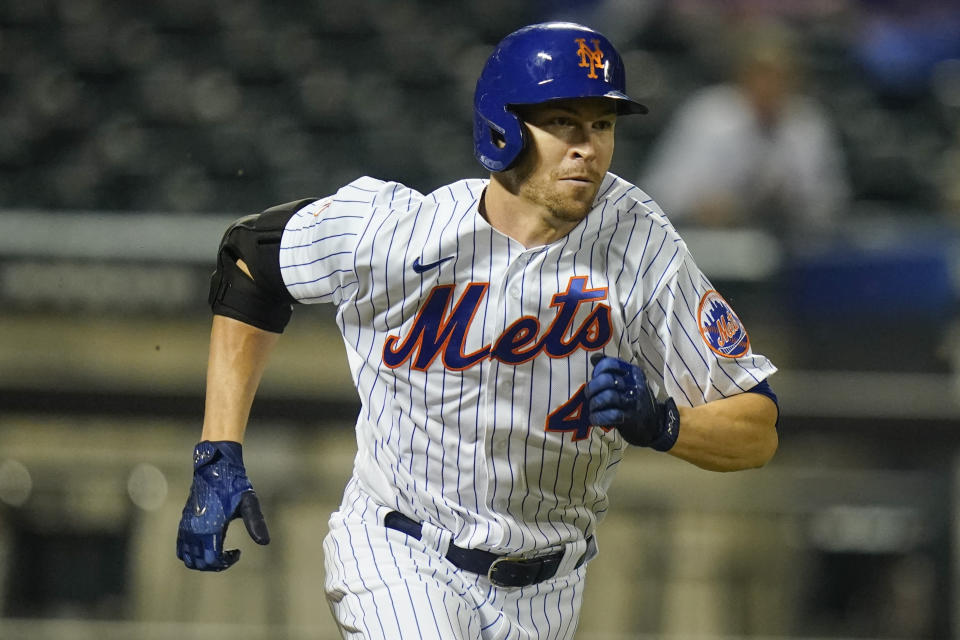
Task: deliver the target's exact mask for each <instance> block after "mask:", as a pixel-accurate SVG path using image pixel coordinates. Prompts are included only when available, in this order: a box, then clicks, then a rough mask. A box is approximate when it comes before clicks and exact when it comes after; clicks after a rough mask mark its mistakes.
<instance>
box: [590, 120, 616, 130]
mask: <svg viewBox="0 0 960 640" xmlns="http://www.w3.org/2000/svg"><path fill="white" fill-rule="evenodd" d="M593 128H594V129H598V130H600V131H609V130H610V129H613V120H597V121H596V122H594V123H593Z"/></svg>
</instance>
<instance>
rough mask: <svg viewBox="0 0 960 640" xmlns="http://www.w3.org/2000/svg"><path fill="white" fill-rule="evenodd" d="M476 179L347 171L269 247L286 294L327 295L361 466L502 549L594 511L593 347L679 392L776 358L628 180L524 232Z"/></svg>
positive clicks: (405, 502)
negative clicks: (564, 229) (435, 180)
mask: <svg viewBox="0 0 960 640" xmlns="http://www.w3.org/2000/svg"><path fill="white" fill-rule="evenodd" d="M486 184H487V182H486V181H485V180H464V181H460V182H456V183H454V184H450V185H448V186H445V187H443V188H441V189H438V190H436V191H434V192H433V193H431V194H429V195H426V196H424V195H422V194H420V193H418V192H416V191H414V190H412V189H409V188H407V187H405V186H403V185H401V184H397V183H392V182H382V181H379V180H375V179H373V178H360V179H359V180H356V181H354V182H353V183H351V184H349V185H347V186H345V187H343V188H342V189H340V190H339V191H338V192H337V193H336V194H335V195H334V196H332V197H329V198H325V199H323V200H319V201H317V202H314V203H312V204H310V205H308V206H307V207H305V208H304V209H302V210H301V211H299V212H298V213H297V214H296V215H294V216H293V217H292V218H291V219H290V221H289V223H288V224H287V228H286V230H285V232H284V234H283V240H282V244H281V251H280V263H281V268H282V273H283V277H284V281H285V282H286V285H287V288H288V290H289V291H290V293H291V294H292V295H293V296H294V298H296V299H297V300H299V301H300V302H304V303H316V302H329V303H332V304H334V305H336V306H337V322H338V325H339V327H340V330H341V332H342V334H343V340H344V343H345V345H346V348H347V354H348V361H349V364H350V369H351V373H352V376H353V379H354V384H355V385H356V388H357V390H358V393H359V395H360V400H361V403H362V408H361V412H360V415H359V417H358V421H357V441H358V453H357V458H356V462H355V467H354V476H355V478H356V479H357V481H358V482H359V484H360V486H361V487H362V488H363V489H364V490H365V491H366V492H368V493H369V494H371V495H372V496H374V497H375V498H376V499H377V500H379V501H380V502H382V503H383V504H384V505H386V506H387V507H390V508H393V509H397V510H399V511H402V512H403V513H405V514H406V515H408V516H410V517H412V518H414V519H417V520H424V521H429V522H432V523H433V524H436V525H438V526H441V527H443V528H446V529H448V530H450V531H452V532H453V534H454V538H453V542H454V543H455V544H457V545H459V546H462V547H471V548H474V547H475V548H483V549H489V550H494V551H496V552H498V553H504V552H509V553H517V552H527V551H531V550H534V549H543V548H547V547H552V546H555V545H558V544H561V543H566V542H571V541H575V540H578V539H582V538H584V537H586V536H589V535H590V534H592V532H593V529H594V528H595V526H596V524H597V522H598V521H599V520H600V519H601V518H602V517H603V515H604V513H605V512H606V509H607V504H608V499H607V489H608V487H609V485H610V482H611V481H612V479H613V474H614V472H615V470H616V468H617V465H618V464H619V462H620V460H621V457H622V454H623V450H624V447H625V446H626V445H625V442H624V440H623V439H622V438H621V437H620V435H619V433H618V432H617V431H616V430H615V429H611V430H606V429H603V428H599V427H591V426H590V425H589V424H587V423H586V420H585V418H586V411H582V412H581V410H580V409H581V407H580V400H581V398H582V388H583V385H584V384H585V383H586V382H587V380H588V376H589V372H590V370H591V369H592V367H591V366H590V364H589V358H590V355H591V353H593V352H596V351H600V350H602V351H603V352H604V353H605V354H607V355H613V356H617V357H620V358H622V359H625V360H628V361H632V362H635V363H639V364H641V365H642V366H643V367H644V369H645V370H646V372H647V375H648V378H649V381H650V382H651V383H652V385H653V386H654V388H655V390H656V391H657V392H658V394H659V395H660V397H661V398H663V397H665V396H666V395H670V396H672V397H673V398H674V399H675V400H676V402H677V403H678V404H679V405H687V406H693V405H699V404H703V403H704V402H707V401H710V400H714V399H717V398H721V397H725V396H728V395H731V394H736V393H739V392H741V391H743V390H745V389H748V388H750V387H752V386H754V385H755V384H757V383H758V382H759V381H761V380H763V379H765V378H766V377H767V376H769V375H770V374H772V373H773V372H774V371H776V368H775V367H774V366H773V365H772V364H771V363H770V362H769V361H768V360H767V359H766V358H765V357H763V356H761V355H757V354H754V353H753V352H752V351H751V349H750V347H749V340H748V339H747V338H746V332H745V330H743V329H742V327H741V326H740V325H739V321H738V320H737V319H736V316H735V315H734V314H733V312H732V310H731V309H729V307H725V306H724V305H725V303H723V301H722V298H719V295H718V294H716V293H715V292H714V293H710V292H711V290H712V286H711V285H710V283H709V281H708V280H707V278H706V277H704V275H703V274H702V273H700V271H699V269H698V268H697V267H696V265H695V264H694V262H693V260H692V258H691V257H690V255H689V253H688V251H687V247H686V245H685V244H684V243H683V241H682V240H681V238H680V237H679V236H678V235H677V233H676V231H675V230H674V228H673V226H672V225H671V224H670V222H669V221H668V220H667V218H666V217H665V216H664V215H663V213H662V212H661V211H660V210H659V208H658V207H657V205H656V203H654V202H653V201H652V200H650V199H649V198H648V197H647V196H646V195H645V194H644V193H643V192H642V191H641V190H640V189H638V188H637V187H635V186H633V185H631V184H629V183H627V182H626V181H624V180H622V179H620V178H618V177H617V176H615V175H613V174H607V176H606V177H605V179H604V181H603V183H602V185H601V188H600V190H599V192H598V196H597V200H596V204H595V207H594V208H593V209H592V210H591V211H590V213H589V214H588V215H587V216H586V218H585V219H584V220H583V221H581V222H580V224H579V225H578V226H577V227H576V228H574V229H573V231H571V232H570V233H569V234H568V235H567V236H566V237H564V238H563V239H561V240H558V241H556V242H554V243H552V244H550V245H546V246H540V247H534V248H530V249H526V248H524V247H523V246H522V245H521V244H520V243H518V242H516V241H515V240H513V239H511V238H509V237H507V236H506V235H504V234H501V233H500V232H498V231H496V230H495V229H493V228H492V227H491V226H490V225H489V224H488V223H487V222H486V220H485V219H484V218H483V216H482V215H480V214H479V213H478V203H479V198H480V197H481V194H482V192H483V189H484V187H485V186H486ZM707 303H709V304H710V305H713V306H718V305H719V306H718V308H719V310H720V311H721V312H725V314H726V315H723V314H721V315H722V316H723V317H719V318H718V317H715V316H711V315H709V314H710V309H709V308H708V309H707V310H706V313H707V315H706V316H705V315H704V305H705V304H707ZM705 317H706V318H707V319H708V320H709V321H711V322H712V324H710V322H704V318H705ZM718 332H719V333H718ZM717 335H719V336H720V337H719V338H717ZM711 339H712V340H713V342H711ZM717 340H719V342H717ZM731 356H735V357H731Z"/></svg>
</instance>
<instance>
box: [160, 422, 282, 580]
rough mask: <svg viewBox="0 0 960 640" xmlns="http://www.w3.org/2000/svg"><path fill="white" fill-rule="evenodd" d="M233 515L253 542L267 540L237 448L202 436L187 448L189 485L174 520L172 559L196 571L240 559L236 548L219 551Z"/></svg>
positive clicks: (220, 568)
mask: <svg viewBox="0 0 960 640" xmlns="http://www.w3.org/2000/svg"><path fill="white" fill-rule="evenodd" d="M235 518H243V524H244V525H246V527H247V533H249V534H250V537H251V538H253V541H254V542H256V543H257V544H268V543H269V542H270V533H269V532H268V531H267V523H266V522H265V521H264V519H263V513H262V512H261V511H260V500H259V499H258V498H257V494H256V493H255V492H254V490H253V485H252V484H250V481H249V480H248V479H247V471H246V469H244V467H243V447H242V446H241V445H240V443H239V442H229V441H219V442H210V441H208V440H204V441H203V442H201V443H199V444H198V445H197V446H196V447H195V448H194V450H193V486H191V487H190V497H188V498H187V504H186V506H185V507H184V508H183V515H182V516H181V518H180V530H179V532H178V533H177V557H178V558H180V559H181V560H182V561H183V563H184V564H185V565H187V567H189V568H191V569H197V570H199V571H223V570H224V569H228V568H230V566H232V565H233V564H234V563H235V562H236V561H237V560H239V559H240V550H239V549H233V550H230V551H224V550H223V540H224V538H225V537H226V535H227V525H228V524H229V523H230V521H231V520H234V519H235Z"/></svg>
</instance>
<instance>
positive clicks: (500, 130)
mask: <svg viewBox="0 0 960 640" xmlns="http://www.w3.org/2000/svg"><path fill="white" fill-rule="evenodd" d="M482 108H483V105H480V106H479V107H478V108H477V110H476V112H475V117H474V130H473V141H474V147H475V149H474V151H475V153H476V156H477V159H478V160H479V161H480V164H482V165H483V166H484V167H486V168H487V169H488V170H490V171H506V170H507V169H509V168H510V167H511V166H512V165H513V164H514V163H515V162H516V161H517V158H518V157H519V156H520V152H521V151H523V147H524V145H525V144H526V137H527V136H526V133H524V130H523V125H522V123H521V122H520V117H519V116H518V115H517V114H515V113H514V112H513V111H510V110H509V108H506V109H504V108H501V109H500V110H499V112H497V113H495V114H494V113H489V112H488V113H484V112H483V110H482Z"/></svg>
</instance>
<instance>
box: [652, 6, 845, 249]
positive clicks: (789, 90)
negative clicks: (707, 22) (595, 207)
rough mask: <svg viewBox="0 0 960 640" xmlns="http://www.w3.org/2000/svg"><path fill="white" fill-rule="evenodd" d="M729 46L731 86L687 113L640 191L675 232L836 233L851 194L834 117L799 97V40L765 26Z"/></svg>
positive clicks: (694, 101) (702, 97)
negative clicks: (677, 227) (744, 228)
mask: <svg viewBox="0 0 960 640" xmlns="http://www.w3.org/2000/svg"><path fill="white" fill-rule="evenodd" d="M731 39H732V41H733V42H735V44H734V45H733V47H732V64H731V74H730V76H731V78H730V80H729V81H727V82H722V83H719V84H715V85H712V86H707V87H705V88H702V89H700V90H698V91H696V92H694V93H693V94H692V95H691V96H690V97H689V98H688V99H687V101H686V102H685V103H683V104H681V106H680V108H679V109H678V110H677V112H676V114H675V116H674V118H673V121H672V123H671V124H670V126H669V127H668V128H667V130H666V131H665V132H664V133H663V135H662V136H660V137H659V139H658V140H657V143H656V145H655V147H654V149H653V150H652V152H651V154H650V156H649V157H648V160H647V164H646V168H645V175H643V176H642V177H641V178H640V180H639V181H638V184H640V185H641V186H642V187H643V188H644V189H645V190H646V191H647V192H648V193H650V194H651V196H652V197H654V198H656V199H657V200H658V201H659V202H661V203H662V206H663V208H664V210H665V211H666V212H667V214H668V215H669V216H670V218H671V219H672V220H673V221H674V223H675V224H681V225H682V224H697V225H704V226H721V227H723V226H741V225H748V226H760V227H766V228H768V229H770V230H772V231H775V232H776V233H777V234H778V235H785V236H786V237H792V236H793V234H794V233H795V232H797V231H800V230H811V231H825V230H828V229H830V228H831V227H832V226H834V224H835V223H836V221H837V219H838V217H840V216H842V215H843V211H844V209H845V208H846V206H847V204H848V200H849V195H850V189H849V186H848V183H847V177H846V170H845V167H844V159H843V152H842V150H841V148H840V146H839V141H838V137H837V134H836V132H835V130H834V126H833V124H832V123H831V121H830V118H829V116H828V115H827V113H826V112H825V111H824V109H822V108H821V106H820V105H819V104H818V103H817V102H816V101H815V100H814V99H813V98H811V97H809V96H807V95H805V94H804V93H802V70H801V68H800V63H799V58H798V55H797V52H796V44H795V42H796V39H795V37H794V35H793V33H792V32H791V31H790V30H788V28H787V27H786V26H784V25H783V24H780V23H775V22H766V21H765V22H763V23H756V24H752V25H750V26H749V27H746V28H744V29H742V30H734V31H733V32H732V33H731Z"/></svg>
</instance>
